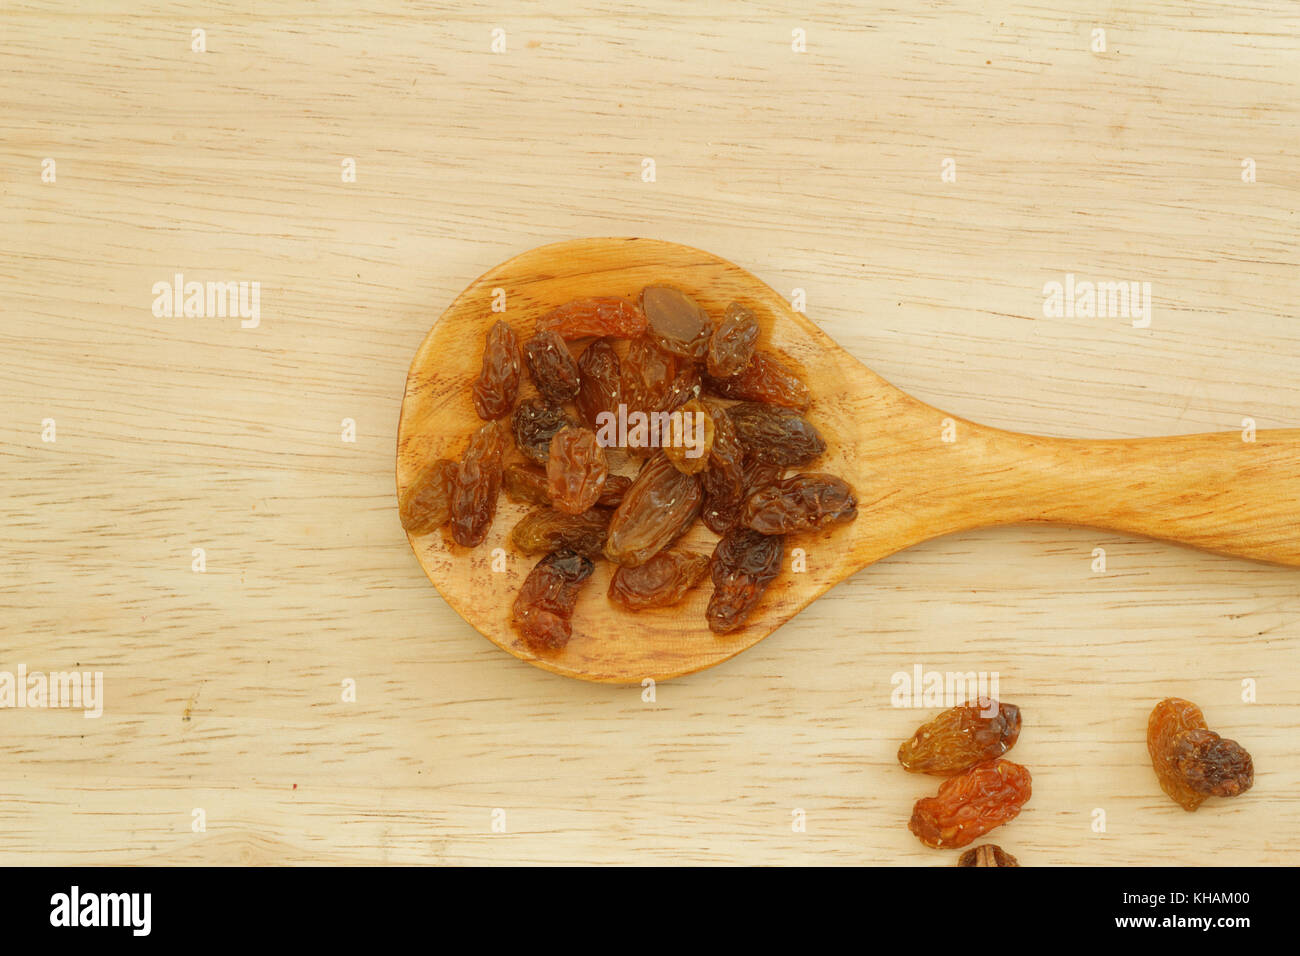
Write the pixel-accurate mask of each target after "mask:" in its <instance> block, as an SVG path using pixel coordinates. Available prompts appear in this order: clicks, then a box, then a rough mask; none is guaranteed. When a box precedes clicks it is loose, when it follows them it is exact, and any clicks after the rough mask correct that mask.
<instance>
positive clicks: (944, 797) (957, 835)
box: [907, 760, 1033, 849]
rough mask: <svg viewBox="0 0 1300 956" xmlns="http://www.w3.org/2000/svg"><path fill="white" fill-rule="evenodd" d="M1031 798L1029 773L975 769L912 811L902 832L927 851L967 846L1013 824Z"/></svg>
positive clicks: (1002, 763) (1000, 764)
mask: <svg viewBox="0 0 1300 956" xmlns="http://www.w3.org/2000/svg"><path fill="white" fill-rule="evenodd" d="M1032 792H1033V790H1032V787H1031V778H1030V776H1029V771H1028V770H1026V769H1025V768H1024V767H1022V766H1020V764H1016V763H1012V762H1011V761H1010V760H990V761H988V762H987V763H981V764H976V765H975V766H974V767H971V768H970V769H969V770H967V771H965V772H964V773H962V774H961V775H960V776H956V777H950V778H949V779H947V780H945V781H944V782H943V783H942V784H940V785H939V793H938V795H937V796H934V797H922V798H921V799H920V800H918V801H916V806H914V807H913V808H912V819H911V820H910V821H909V822H908V824H907V828H908V829H909V830H911V831H912V832H913V833H915V834H916V836H917V838H918V839H919V840H920V841H921V842H922V843H924V844H925V845H926V846H928V847H933V848H934V849H945V848H955V847H961V846H966V845H968V844H969V843H971V842H972V841H973V840H974V839H975V838H976V837H980V836H983V835H984V834H985V833H988V832H989V831H990V830H992V829H994V828H995V827H999V826H1001V825H1002V824H1004V823H1006V822H1007V821H1009V820H1012V819H1014V818H1015V817H1016V815H1017V814H1019V813H1020V808H1021V807H1022V806H1024V805H1025V802H1026V801H1027V800H1028V799H1029V797H1030V795H1031V793H1032Z"/></svg>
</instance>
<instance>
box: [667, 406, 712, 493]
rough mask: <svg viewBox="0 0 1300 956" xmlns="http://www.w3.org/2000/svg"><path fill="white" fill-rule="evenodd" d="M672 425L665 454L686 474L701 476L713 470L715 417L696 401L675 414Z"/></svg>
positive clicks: (675, 466)
mask: <svg viewBox="0 0 1300 956" xmlns="http://www.w3.org/2000/svg"><path fill="white" fill-rule="evenodd" d="M670 422H671V424H670V428H669V436H668V444H667V445H666V446H664V454H665V455H667V456H668V460H669V461H671V462H672V463H673V467H674V468H676V469H677V470H678V471H680V472H681V473H682V474H684V475H698V474H699V473H700V472H702V471H704V469H706V468H708V467H709V452H710V451H712V450H713V438H714V434H715V428H714V425H713V416H711V415H710V414H709V410H708V409H707V408H705V407H704V405H703V404H701V403H700V401H699V399H692V400H691V401H689V402H687V403H686V404H685V405H683V406H682V407H681V408H680V409H678V410H677V411H675V412H673V413H672V418H671V420H670Z"/></svg>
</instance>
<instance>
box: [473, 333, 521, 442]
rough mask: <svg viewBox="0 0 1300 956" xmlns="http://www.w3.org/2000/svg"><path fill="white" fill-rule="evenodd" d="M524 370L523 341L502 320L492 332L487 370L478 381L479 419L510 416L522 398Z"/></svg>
mask: <svg viewBox="0 0 1300 956" xmlns="http://www.w3.org/2000/svg"><path fill="white" fill-rule="evenodd" d="M522 371H523V353H522V352H521V351H520V350H519V340H518V339H517V338H515V333H514V332H512V331H511V330H510V326H508V325H506V324H505V323H504V322H502V321H500V320H498V321H497V322H496V323H495V324H494V325H493V326H492V328H490V329H488V333H487V343H486V344H485V345H484V346H483V367H482V370H481V371H480V372H479V375H478V378H477V379H475V380H474V410H475V411H476V412H478V417H479V418H482V419H484V420H485V421H492V420H494V419H497V418H501V417H503V416H505V415H508V414H510V409H512V408H514V405H515V399H516V398H517V397H518V396H519V379H520V376H521V375H522Z"/></svg>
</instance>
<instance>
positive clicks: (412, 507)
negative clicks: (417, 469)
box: [397, 458, 456, 534]
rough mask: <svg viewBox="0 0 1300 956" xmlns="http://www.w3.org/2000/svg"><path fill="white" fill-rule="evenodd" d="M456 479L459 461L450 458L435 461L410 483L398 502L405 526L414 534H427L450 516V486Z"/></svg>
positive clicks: (439, 526) (440, 525)
mask: <svg viewBox="0 0 1300 956" xmlns="http://www.w3.org/2000/svg"><path fill="white" fill-rule="evenodd" d="M455 483H456V463H455V462H454V461H452V460H450V459H448V458H439V459H438V460H437V461H435V462H433V463H432V464H431V465H429V466H428V467H427V468H425V469H424V471H423V472H421V473H420V475H419V476H418V477H417V478H416V479H415V481H413V482H412V483H411V486H410V487H409V488H407V489H406V494H404V495H403V496H402V500H401V502H400V503H399V505H398V509H397V510H398V514H399V515H400V516H401V519H402V527H403V528H404V529H405V530H407V531H409V532H410V533H411V534H428V533H429V532H430V531H434V530H435V529H437V528H441V527H442V526H443V525H445V524H446V523H447V519H448V518H450V517H451V489H452V487H453V486H454V485H455Z"/></svg>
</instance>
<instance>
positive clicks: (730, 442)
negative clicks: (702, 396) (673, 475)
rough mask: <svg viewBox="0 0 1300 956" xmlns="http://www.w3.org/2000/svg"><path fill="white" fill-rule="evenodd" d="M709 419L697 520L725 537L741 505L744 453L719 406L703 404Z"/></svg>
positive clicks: (742, 501) (737, 516)
mask: <svg viewBox="0 0 1300 956" xmlns="http://www.w3.org/2000/svg"><path fill="white" fill-rule="evenodd" d="M706 408H708V410H709V415H710V417H711V418H712V419H713V447H712V448H711V449H710V450H709V465H708V467H707V468H706V469H705V471H704V474H703V475H702V476H701V483H702V486H703V489H704V508H703V510H702V511H701V512H700V518H701V519H702V520H703V521H704V523H705V525H707V526H708V528H709V530H710V531H712V532H714V533H715V534H726V533H727V532H728V531H729V530H731V528H732V526H733V525H735V523H736V522H737V521H738V520H739V519H740V509H741V508H742V507H744V504H745V450H744V449H743V448H741V447H740V439H739V438H737V437H736V430H735V429H734V428H732V427H731V419H730V418H729V417H728V416H727V413H726V411H725V410H724V409H723V408H722V407H721V406H720V405H712V404H709V405H706Z"/></svg>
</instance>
